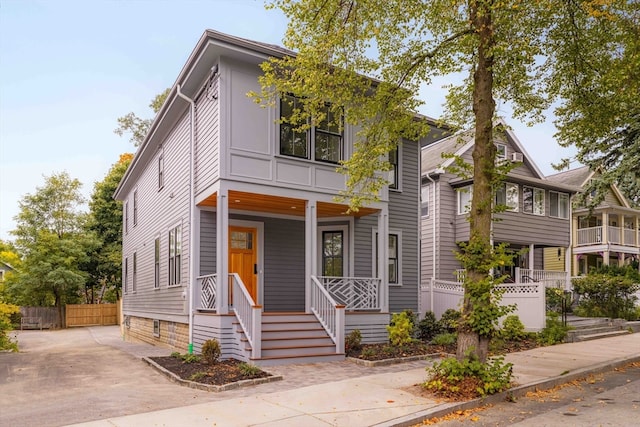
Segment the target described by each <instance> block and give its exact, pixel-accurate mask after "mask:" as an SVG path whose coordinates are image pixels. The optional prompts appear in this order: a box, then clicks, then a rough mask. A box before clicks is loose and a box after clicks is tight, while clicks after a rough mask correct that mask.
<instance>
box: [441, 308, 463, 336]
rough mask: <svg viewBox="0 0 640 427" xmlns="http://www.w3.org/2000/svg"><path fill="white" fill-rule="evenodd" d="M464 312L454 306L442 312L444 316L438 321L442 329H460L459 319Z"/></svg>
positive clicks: (451, 330)
mask: <svg viewBox="0 0 640 427" xmlns="http://www.w3.org/2000/svg"><path fill="white" fill-rule="evenodd" d="M461 316H462V314H461V313H460V312H459V311H458V310H455V309H453V308H449V309H447V310H446V311H445V312H444V313H442V317H440V320H439V321H438V323H439V325H440V329H441V330H442V331H445V332H455V331H457V330H458V320H460V317H461Z"/></svg>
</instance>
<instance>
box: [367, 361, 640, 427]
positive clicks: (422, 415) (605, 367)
mask: <svg viewBox="0 0 640 427" xmlns="http://www.w3.org/2000/svg"><path fill="white" fill-rule="evenodd" d="M633 362H640V353H638V354H635V355H633V356H628V357H623V358H620V359H614V360H609V361H607V362H602V363H600V364H597V365H593V366H590V367H587V368H582V369H578V370H576V371H573V372H569V373H567V374H565V375H558V376H556V377H552V378H547V379H544V380H540V381H536V382H533V383H530V384H524V385H520V386H517V387H514V388H511V389H509V390H506V391H503V392H500V393H496V394H492V395H490V396H486V397H481V398H478V399H473V400H469V401H467V402H454V403H445V404H442V405H438V406H435V407H432V408H430V409H425V410H423V411H418V412H415V413H413V414H409V415H405V416H403V417H399V418H394V419H393V420H388V421H384V422H382V423H378V424H374V425H373V426H371V427H411V426H413V425H416V424H419V423H421V422H422V421H424V420H428V419H430V418H438V417H443V416H445V415H448V414H450V413H452V412H455V411H464V410H467V409H474V408H478V407H480V406H483V405H486V404H495V403H498V402H502V401H504V400H507V399H512V398H517V397H521V396H524V395H525V394H527V393H528V392H530V391H537V390H547V389H550V388H553V387H555V386H557V385H560V384H565V383H568V382H571V381H574V380H578V379H582V378H586V377H587V376H588V375H593V374H601V373H603V372H609V371H612V370H614V369H616V368H619V367H620V366H624V365H627V364H629V363H633Z"/></svg>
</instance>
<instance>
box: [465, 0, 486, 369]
mask: <svg viewBox="0 0 640 427" xmlns="http://www.w3.org/2000/svg"><path fill="white" fill-rule="evenodd" d="M469 5H470V12H471V23H472V26H473V28H474V29H475V32H476V36H477V37H478V51H477V57H478V63H477V65H476V69H475V70H474V74H473V81H474V87H473V112H474V115H475V146H474V149H473V154H472V155H473V166H474V168H473V198H472V201H471V212H470V239H469V247H470V248H471V249H472V250H471V251H469V253H467V255H468V256H471V257H472V258H471V259H470V261H471V262H470V263H469V266H465V267H466V268H467V280H469V281H470V282H471V283H477V282H479V281H480V280H482V279H483V278H485V277H486V276H487V274H489V271H488V270H486V269H485V268H484V267H485V266H487V265H488V262H487V260H488V258H489V257H490V255H491V202H492V198H493V197H492V195H493V192H492V188H491V186H492V181H493V176H494V173H495V163H494V158H495V151H496V148H495V146H494V145H493V114H494V112H495V101H494V100H493V71H492V69H493V54H492V53H491V49H492V47H493V46H494V43H495V41H494V36H493V29H492V22H491V5H490V4H487V3H485V2H483V1H473V0H472V1H470V3H469ZM474 304H476V305H477V304H478V302H477V300H475V299H472V298H471V295H470V293H469V289H468V286H465V295H464V302H463V307H462V318H461V320H460V323H459V328H458V348H457V351H456V356H457V358H458V359H460V360H461V359H462V358H464V357H466V356H467V355H468V354H469V353H470V354H472V355H474V356H476V357H477V358H478V359H479V360H481V361H483V362H484V361H485V360H486V357H487V352H488V345H489V339H488V337H481V336H479V334H478V333H477V332H476V331H474V330H473V329H472V327H471V325H469V324H468V322H467V320H468V315H469V313H471V312H473V311H474V310H475V309H476V308H477V307H474Z"/></svg>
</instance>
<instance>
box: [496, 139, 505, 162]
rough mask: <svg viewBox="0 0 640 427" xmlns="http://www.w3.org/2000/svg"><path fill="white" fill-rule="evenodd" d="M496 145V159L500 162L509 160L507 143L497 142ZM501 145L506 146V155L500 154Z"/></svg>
mask: <svg viewBox="0 0 640 427" xmlns="http://www.w3.org/2000/svg"><path fill="white" fill-rule="evenodd" d="M495 146H496V160H497V161H499V162H500V161H506V160H507V144H503V143H500V142H496V143H495ZM501 147H503V148H504V155H501V154H500V148H501Z"/></svg>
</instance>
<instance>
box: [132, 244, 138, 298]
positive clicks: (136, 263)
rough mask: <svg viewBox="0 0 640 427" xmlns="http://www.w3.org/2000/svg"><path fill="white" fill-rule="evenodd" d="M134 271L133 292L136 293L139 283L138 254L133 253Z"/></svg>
mask: <svg viewBox="0 0 640 427" xmlns="http://www.w3.org/2000/svg"><path fill="white" fill-rule="evenodd" d="M132 267H133V271H132V276H131V292H133V293H135V292H136V288H137V285H138V254H137V252H134V253H133V266H132Z"/></svg>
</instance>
